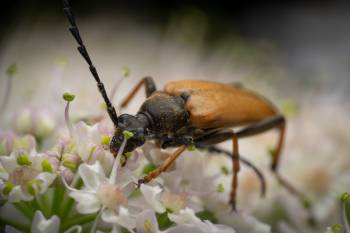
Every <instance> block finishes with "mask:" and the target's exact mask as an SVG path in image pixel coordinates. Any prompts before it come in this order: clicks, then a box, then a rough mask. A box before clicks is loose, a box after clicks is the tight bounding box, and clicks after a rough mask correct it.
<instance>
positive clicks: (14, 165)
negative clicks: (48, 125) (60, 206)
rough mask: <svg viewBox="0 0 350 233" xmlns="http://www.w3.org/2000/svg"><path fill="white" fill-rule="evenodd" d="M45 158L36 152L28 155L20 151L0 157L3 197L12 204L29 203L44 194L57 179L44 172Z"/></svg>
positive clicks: (51, 174) (0, 188)
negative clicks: (22, 201) (43, 162)
mask: <svg viewBox="0 0 350 233" xmlns="http://www.w3.org/2000/svg"><path fill="white" fill-rule="evenodd" d="M44 159H45V156H44V155H42V154H37V153H36V151H35V150H32V151H31V152H30V153H27V152H26V151H24V150H19V151H15V152H13V153H11V155H10V156H0V164H1V166H0V179H1V180H2V183H1V187H0V190H1V195H2V196H5V197H6V198H7V199H8V200H9V201H10V202H18V201H21V200H24V201H29V200H32V199H33V197H34V196H35V195H36V194H38V193H44V192H45V191H46V190H47V188H48V187H49V186H50V185H51V184H52V182H53V181H54V180H55V178H56V174H53V173H50V172H46V171H43V169H42V161H44Z"/></svg>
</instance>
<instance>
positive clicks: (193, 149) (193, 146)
mask: <svg viewBox="0 0 350 233" xmlns="http://www.w3.org/2000/svg"><path fill="white" fill-rule="evenodd" d="M187 150H189V151H195V150H196V146H195V145H194V144H190V145H188V146H187Z"/></svg>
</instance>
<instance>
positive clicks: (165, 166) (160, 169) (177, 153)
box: [138, 145, 187, 186]
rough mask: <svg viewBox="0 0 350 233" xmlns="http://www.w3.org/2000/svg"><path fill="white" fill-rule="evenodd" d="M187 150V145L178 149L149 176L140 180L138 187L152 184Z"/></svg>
mask: <svg viewBox="0 0 350 233" xmlns="http://www.w3.org/2000/svg"><path fill="white" fill-rule="evenodd" d="M186 148H187V146H186V145H182V146H180V147H179V148H177V149H176V150H175V151H174V153H173V154H171V155H170V156H169V157H168V158H167V159H166V160H165V161H164V162H163V163H162V164H161V165H160V166H159V167H158V168H157V169H155V170H153V171H152V172H151V173H149V174H148V175H147V176H145V177H143V179H140V180H139V181H138V186H140V185H141V184H143V183H148V182H150V181H151V180H153V179H155V178H157V177H158V176H159V175H160V174H161V173H162V172H164V171H166V170H167V169H168V168H169V167H170V166H171V164H172V163H173V162H174V161H175V160H176V159H177V158H178V157H179V156H180V155H181V154H182V152H184V150H185V149H186Z"/></svg>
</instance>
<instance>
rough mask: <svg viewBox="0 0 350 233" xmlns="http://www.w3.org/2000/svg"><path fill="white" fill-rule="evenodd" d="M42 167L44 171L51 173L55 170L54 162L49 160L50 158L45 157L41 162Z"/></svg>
mask: <svg viewBox="0 0 350 233" xmlns="http://www.w3.org/2000/svg"><path fill="white" fill-rule="evenodd" d="M41 169H42V170H43V171H44V172H49V173H52V172H53V171H54V168H53V166H52V164H51V163H50V162H49V160H48V159H44V160H43V161H42V162H41Z"/></svg>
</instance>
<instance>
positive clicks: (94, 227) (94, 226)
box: [90, 206, 106, 233]
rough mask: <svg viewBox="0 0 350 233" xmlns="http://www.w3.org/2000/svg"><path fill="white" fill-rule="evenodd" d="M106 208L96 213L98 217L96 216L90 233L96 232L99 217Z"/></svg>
mask: <svg viewBox="0 0 350 233" xmlns="http://www.w3.org/2000/svg"><path fill="white" fill-rule="evenodd" d="M105 208H106V207H104V206H103V207H102V208H101V210H100V211H99V212H98V215H97V216H96V218H95V221H94V223H93V225H92V227H91V230H90V233H95V232H96V230H97V226H98V222H99V221H100V218H101V215H102V213H103V210H104V209H105Z"/></svg>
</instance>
